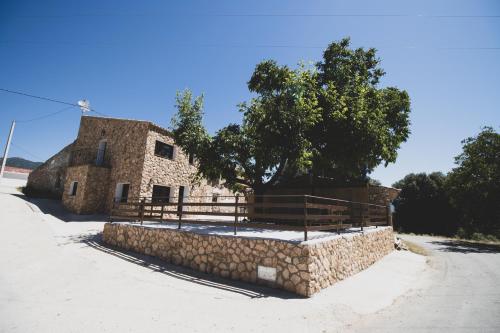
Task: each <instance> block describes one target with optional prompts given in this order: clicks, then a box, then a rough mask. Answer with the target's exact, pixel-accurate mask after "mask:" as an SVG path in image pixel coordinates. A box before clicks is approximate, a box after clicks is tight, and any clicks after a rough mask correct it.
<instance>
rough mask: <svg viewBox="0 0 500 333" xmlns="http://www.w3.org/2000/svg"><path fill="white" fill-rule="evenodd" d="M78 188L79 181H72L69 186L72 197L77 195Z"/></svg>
mask: <svg viewBox="0 0 500 333" xmlns="http://www.w3.org/2000/svg"><path fill="white" fill-rule="evenodd" d="M77 189H78V182H71V185H70V186H69V195H70V196H72V197H73V196H75V195H76V191H77Z"/></svg>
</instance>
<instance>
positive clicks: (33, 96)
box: [0, 88, 106, 117]
mask: <svg viewBox="0 0 500 333" xmlns="http://www.w3.org/2000/svg"><path fill="white" fill-rule="evenodd" d="M0 91H3V92H6V93H10V94H16V95H21V96H25V97H31V98H36V99H41V100H44V101H48V102H53V103H59V104H65V105H70V106H72V107H73V106H76V107H80V105H78V104H76V103H70V102H64V101H61V100H57V99H53V98H48V97H42V96H36V95H32V94H27V93H24V92H21V91H14V90H9V89H4V88H0ZM89 111H92V112H95V113H97V114H98V115H101V116H104V117H106V115H105V114H103V113H100V112H97V111H96V110H94V109H92V108H89Z"/></svg>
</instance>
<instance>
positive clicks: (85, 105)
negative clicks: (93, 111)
mask: <svg viewBox="0 0 500 333" xmlns="http://www.w3.org/2000/svg"><path fill="white" fill-rule="evenodd" d="M78 106H79V107H80V110H82V114H85V112H90V102H89V101H88V100H86V99H82V100H79V101H78Z"/></svg>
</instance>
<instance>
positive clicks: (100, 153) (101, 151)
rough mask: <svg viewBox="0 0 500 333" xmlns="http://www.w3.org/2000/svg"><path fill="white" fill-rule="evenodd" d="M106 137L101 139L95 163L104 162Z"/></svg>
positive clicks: (98, 164)
mask: <svg viewBox="0 0 500 333" xmlns="http://www.w3.org/2000/svg"><path fill="white" fill-rule="evenodd" d="M106 145H107V141H106V139H103V140H101V141H99V147H98V148H97V157H96V160H95V165H97V166H102V165H103V164H104V155H105V154H106Z"/></svg>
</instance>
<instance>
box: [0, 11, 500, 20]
mask: <svg viewBox="0 0 500 333" xmlns="http://www.w3.org/2000/svg"><path fill="white" fill-rule="evenodd" d="M120 16H121V17H179V16H189V17H382V18H390V17H396V18H397V17H416V18H452V19H463V18H486V19H491V18H493V19H496V18H500V15H482V14H478V15H449V14H444V15H436V14H389V13H381V14H372V13H336V14H333V13H331V14H318V13H311V14H303V13H301V14H294V13H288V14H287V13H250V14H248V13H247V14H245V13H213V14H210V13H208V14H196V13H194V14H193V13H189V14H183V13H175V14H171V13H169V14H166V13H110V12H108V13H106V12H103V13H76V14H62V15H57V14H55V15H0V17H4V18H20V19H36V18H49V19H50V18H53V19H60V18H76V17H120Z"/></svg>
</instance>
